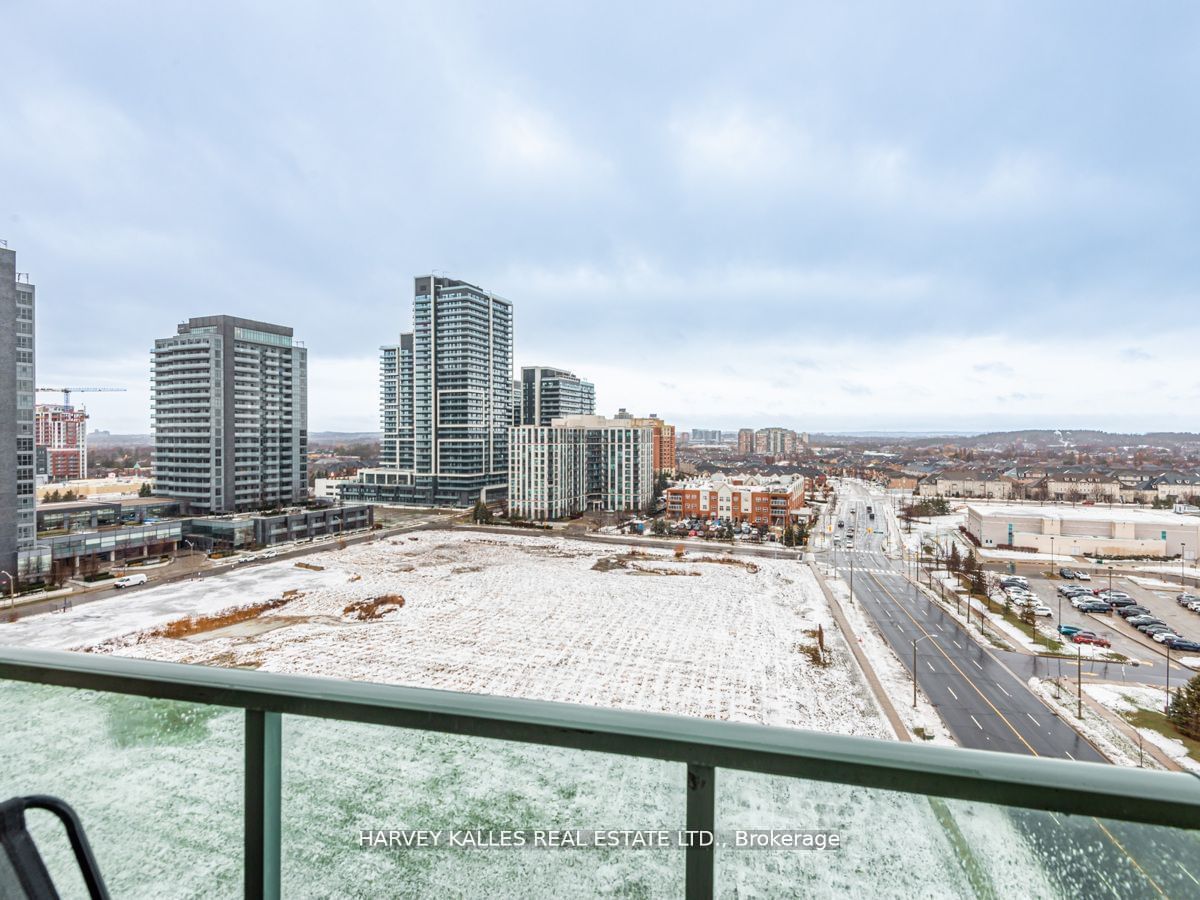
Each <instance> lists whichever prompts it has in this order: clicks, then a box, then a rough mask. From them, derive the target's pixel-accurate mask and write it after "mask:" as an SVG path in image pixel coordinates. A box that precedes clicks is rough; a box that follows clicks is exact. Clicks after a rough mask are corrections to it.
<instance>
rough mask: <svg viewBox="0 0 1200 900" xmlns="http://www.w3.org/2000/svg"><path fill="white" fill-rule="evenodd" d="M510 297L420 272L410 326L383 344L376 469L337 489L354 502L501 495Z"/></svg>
mask: <svg viewBox="0 0 1200 900" xmlns="http://www.w3.org/2000/svg"><path fill="white" fill-rule="evenodd" d="M512 346H513V331H512V304H511V303H509V301H507V300H505V299H504V298H502V297H497V296H496V295H495V294H491V293H489V292H487V291H485V290H483V289H482V288H479V287H476V286H475V285H473V284H468V283H467V282H465V281H458V280H456V279H453V278H444V277H441V276H436V275H422V276H419V277H418V278H416V279H415V283H414V291H413V330H412V331H411V332H406V333H404V334H402V335H400V343H398V344H389V345H387V346H384V347H381V348H380V351H379V407H380V425H381V429H382V431H383V442H382V446H381V449H380V465H379V467H378V468H372V469H360V470H359V472H358V475H357V476H356V477H355V478H354V479H351V480H349V481H346V482H344V483H342V484H340V485H339V486H338V494H339V496H340V497H341V498H342V499H343V500H345V501H348V502H354V503H360V502H361V503H387V504H396V505H401V506H458V507H469V506H474V505H475V503H476V501H478V500H483V501H484V502H485V503H491V502H493V501H499V500H503V499H505V497H506V496H507V492H508V431H509V428H510V427H511V426H512V424H513V397H514V394H515V393H516V390H515V387H514V386H515V385H516V384H517V383H516V382H514V381H513V379H512Z"/></svg>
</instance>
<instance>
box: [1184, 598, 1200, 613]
mask: <svg viewBox="0 0 1200 900" xmlns="http://www.w3.org/2000/svg"><path fill="white" fill-rule="evenodd" d="M1187 608H1188V609H1190V610H1191V611H1192V612H1200V600H1197V601H1196V602H1194V603H1189V604H1188V605H1187Z"/></svg>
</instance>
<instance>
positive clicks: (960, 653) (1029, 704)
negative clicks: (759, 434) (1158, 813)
mask: <svg viewBox="0 0 1200 900" xmlns="http://www.w3.org/2000/svg"><path fill="white" fill-rule="evenodd" d="M868 502H870V503H872V505H874V507H875V509H876V511H878V510H879V509H880V508H881V505H882V504H883V503H886V502H887V501H886V499H885V498H883V497H879V496H876V497H870V495H868V494H867V493H866V491H865V489H857V490H853V493H852V494H851V496H848V497H846V496H844V497H843V498H842V500H841V504H842V506H841V518H842V519H843V520H844V521H845V522H846V524H847V526H849V525H850V523H851V522H852V521H855V522H859V523H861V524H859V525H858V527H857V532H858V533H857V536H856V544H857V548H856V549H855V550H854V551H850V552H845V551H843V552H841V553H839V554H838V560H837V568H838V570H839V572H840V573H841V574H842V576H843V577H844V578H845V579H846V580H847V581H848V580H849V578H850V570H851V568H852V567H853V569H854V602H856V603H860V604H861V605H862V607H863V609H864V610H865V611H866V612H867V613H868V614H869V615H870V616H871V618H872V619H873V621H874V622H875V623H876V625H877V626H878V628H879V630H880V632H881V634H882V635H883V636H884V638H885V640H887V642H888V644H889V645H890V646H891V647H892V649H893V650H894V651H895V652H896V653H897V655H898V656H899V658H900V659H901V660H902V661H903V663H904V666H905V668H906V669H908V671H909V672H910V674H911V673H912V665H913V662H912V660H913V641H917V642H918V643H917V658H916V672H917V679H918V683H919V685H920V687H921V689H922V690H923V691H924V693H925V695H926V696H927V697H928V698H929V700H930V702H931V703H932V704H933V706H934V707H935V708H937V710H938V712H939V714H940V715H941V717H942V719H943V720H944V721H945V723H946V726H947V728H949V730H950V731H951V733H952V734H953V735H954V737H955V739H956V740H957V741H958V742H959V744H960V745H962V746H964V747H975V748H979V749H985V750H998V751H1002V752H1007V753H1025V754H1030V755H1033V756H1049V757H1058V758H1066V759H1073V760H1079V761H1084V762H1094V763H1104V762H1106V761H1107V760H1106V759H1105V758H1104V756H1103V755H1102V754H1101V753H1100V752H1099V751H1098V750H1096V748H1095V747H1093V746H1092V745H1091V744H1090V743H1089V742H1088V741H1086V740H1085V739H1084V738H1083V737H1082V736H1081V735H1080V734H1079V733H1078V732H1076V731H1075V729H1074V728H1072V727H1071V726H1070V724H1069V723H1067V722H1066V721H1064V720H1063V719H1062V718H1060V717H1059V716H1058V715H1056V714H1055V713H1054V712H1052V711H1051V710H1050V709H1049V708H1048V707H1047V706H1046V705H1045V704H1043V703H1042V702H1041V701H1040V700H1039V699H1038V698H1037V697H1036V696H1035V695H1034V694H1033V693H1032V692H1031V691H1030V690H1029V688H1028V687H1027V686H1026V684H1025V681H1024V680H1023V679H1024V678H1026V677H1028V674H1032V672H1031V671H1029V670H1030V669H1032V667H1034V666H1037V665H1038V664H1039V663H1038V659H1037V658H1036V657H1033V656H1028V655H1023V654H1011V653H1010V654H1003V656H1001V655H1000V654H997V653H995V652H994V651H992V650H990V649H987V648H984V647H982V646H980V645H979V644H978V643H976V642H975V641H974V639H973V638H972V637H971V636H970V635H969V634H968V633H967V631H966V630H965V628H963V626H962V625H960V624H959V623H958V622H957V621H956V620H955V619H953V618H952V617H951V616H949V615H947V614H946V612H945V611H944V610H943V609H942V608H941V607H940V606H939V605H938V604H936V603H933V602H932V601H930V600H928V599H927V598H925V597H924V596H923V595H921V594H920V593H919V592H917V591H915V590H914V589H913V587H912V585H911V584H910V583H909V582H908V581H907V580H906V579H905V578H904V576H903V573H902V570H901V569H900V567H899V566H898V565H897V564H896V563H895V562H894V561H892V560H889V559H887V558H886V557H885V556H884V554H883V552H882V550H883V545H884V541H885V536H884V535H882V534H879V533H878V532H877V531H876V532H874V533H868V532H867V529H868V527H869V525H868V523H869V519H868V517H867V513H866V506H867V505H868ZM851 510H853V512H851ZM882 518H883V517H882V516H879V517H878V519H877V521H879V522H880V523H881V525H880V527H882ZM1014 658H1024V659H1025V660H1028V663H1026V664H1025V665H1023V666H1022V667H1021V668H1022V669H1023V671H1022V672H1021V675H1020V677H1018V675H1016V674H1014V671H1013V669H1012V668H1011V666H1010V665H1009V663H1011V662H1014V661H1015V660H1014ZM1041 664H1042V665H1044V666H1048V665H1050V661H1049V660H1041ZM1026 672H1028V674H1026ZM1008 812H1009V814H1010V816H1011V817H1012V818H1013V820H1014V822H1015V824H1016V827H1017V830H1018V831H1019V832H1020V833H1022V834H1023V835H1025V837H1026V840H1027V841H1028V842H1029V844H1030V846H1031V847H1032V848H1033V849H1034V851H1035V852H1036V854H1037V856H1038V858H1039V859H1040V860H1041V861H1042V863H1043V865H1044V867H1045V869H1046V871H1047V873H1048V874H1049V875H1050V876H1051V877H1052V879H1053V880H1054V881H1055V882H1056V883H1057V884H1058V885H1059V886H1060V888H1061V890H1062V893H1063V894H1064V895H1066V896H1080V897H1103V896H1115V897H1140V896H1147V897H1162V896H1169V897H1196V896H1200V880H1197V879H1198V878H1200V865H1198V864H1197V860H1198V859H1200V839H1198V838H1197V836H1196V835H1193V834H1189V833H1186V832H1181V831H1175V830H1171V829H1156V828H1149V827H1146V826H1141V825H1131V824H1128V823H1122V822H1117V821H1110V820H1103V821H1101V820H1098V819H1091V818H1087V817H1077V816H1056V815H1053V814H1049V813H1040V812H1032V811H1027V810H1018V809H1010V810H1009V811H1008ZM975 849H976V852H984V853H986V852H987V849H986V848H978V847H977V848H975Z"/></svg>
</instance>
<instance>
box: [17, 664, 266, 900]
mask: <svg viewBox="0 0 1200 900" xmlns="http://www.w3.org/2000/svg"><path fill="white" fill-rule="evenodd" d="M244 717H245V714H244V713H243V712H242V710H240V709H239V710H232V709H227V708H224V707H218V706H203V705H199V704H193V703H178V702H173V701H168V700H156V699H145V698H141V697H131V696H123V695H119V694H109V693H98V692H95V691H85V690H77V689H74V688H60V687H47V686H44V685H34V684H22V683H19V682H10V681H5V682H2V683H0V723H2V726H0V754H2V755H3V759H4V766H3V770H2V771H0V794H2V796H3V799H8V798H10V797H17V796H24V795H28V794H51V795H53V796H56V797H59V798H61V799H63V800H65V801H66V802H67V803H69V804H70V805H71V806H73V807H74V808H75V811H76V812H77V813H78V814H79V817H80V818H81V819H82V821H83V827H84V829H85V830H86V832H87V836H88V840H89V842H90V843H91V845H92V850H93V851H94V852H95V854H96V859H97V861H98V863H99V866H100V871H101V874H102V875H103V876H104V879H105V882H106V883H107V885H108V888H109V891H110V893H111V894H112V896H114V897H163V896H172V897H230V896H236V895H238V894H240V893H241V890H242V854H241V846H242V798H243V781H242V777H243V776H242V766H243V746H244V743H243V741H244V738H243V734H244V724H243V723H244ZM28 821H29V827H30V830H31V832H32V833H33V835H34V839H35V840H36V841H37V842H38V846H39V849H40V850H41V852H42V854H43V856H44V857H45V859H46V862H47V865H48V867H49V868H50V872H51V875H52V877H53V878H54V879H55V881H56V883H57V884H58V885H60V886H61V887H62V888H63V890H64V896H70V897H86V896H87V892H86V889H85V888H84V885H83V881H82V879H81V878H80V877H79V869H78V867H77V865H76V863H75V858H74V856H73V854H72V853H71V848H70V845H69V843H68V841H67V838H66V834H65V832H64V831H63V829H62V826H61V825H60V824H59V823H58V820H57V819H56V818H54V817H53V816H52V815H50V814H49V813H44V812H38V811H34V812H31V813H30V814H29V819H28Z"/></svg>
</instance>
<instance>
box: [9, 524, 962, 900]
mask: <svg viewBox="0 0 1200 900" xmlns="http://www.w3.org/2000/svg"><path fill="white" fill-rule="evenodd" d="M627 551H628V548H625V547H619V546H605V545H597V544H593V543H584V542H579V541H572V540H569V539H564V538H554V537H532V536H508V535H481V534H477V533H469V532H460V531H440V532H422V533H420V534H419V535H412V536H407V537H401V538H394V539H389V540H384V541H379V542H373V543H366V544H359V545H354V546H351V547H347V548H345V549H343V550H340V551H339V550H329V551H325V552H322V553H318V554H312V555H309V556H306V557H305V562H306V563H309V564H314V565H319V566H323V567H325V568H324V570H323V571H320V572H312V571H308V570H305V569H300V568H297V567H296V566H295V565H294V564H293V563H292V562H290V561H280V562H278V563H272V564H268V565H264V566H260V567H256V568H253V569H249V570H243V571H237V572H232V573H230V574H229V575H227V576H223V577H220V578H216V577H214V578H207V579H204V580H200V581H195V582H189V583H181V584H175V585H170V586H166V587H163V588H156V589H153V590H146V591H140V592H132V593H131V594H129V595H124V594H118V595H116V596H114V597H113V598H111V599H106V600H102V601H96V602H94V603H91V604H88V605H86V606H81V607H79V608H77V609H74V610H71V611H68V612H66V613H60V614H53V615H46V616H40V617H35V618H30V619H26V620H23V621H21V622H19V623H14V624H5V625H3V626H0V641H3V642H4V643H9V644H23V645H26V646H38V647H59V648H79V647H92V648H96V649H99V650H104V651H108V652H116V653H120V654H123V655H128V656H139V657H147V658H154V659H162V660H172V661H179V662H193V663H208V664H220V665H235V666H249V667H256V668H261V669H263V670H271V671H277V672H295V673H302V674H307V675H324V676H330V677H338V678H350V679H363V680H372V681H382V682H389V683H395V684H406V685H415V686H421V687H431V688H445V689H451V690H460V691H474V692H480V693H490V694H504V695H509V696H520V697H528V698H534V699H547V700H561V701H568V702H576V703H587V704H595V705H601V706H612V707H619V708H625V709H640V710H653V711H657V712H667V713H674V714H683V715H693V716H704V717H710V718H714V719H726V720H733V721H745V722H758V723H763V724H769V725H775V726H784V727H804V728H816V729H820V730H824V731H831V732H840V733H844V734H855V735H860V736H866V737H875V738H884V737H887V736H888V730H887V728H886V724H885V723H884V722H883V721H882V719H881V717H880V716H879V714H878V711H877V710H876V708H875V706H874V702H873V700H872V698H871V697H870V696H869V694H868V692H867V690H866V688H865V687H864V686H863V685H862V683H861V679H860V678H859V676H858V674H857V671H856V670H855V669H853V668H852V666H853V660H852V657H851V656H850V654H849V653H848V652H847V650H846V649H845V648H844V647H843V646H842V645H841V644H840V642H839V641H837V640H836V639H835V635H834V633H833V630H834V627H835V626H834V625H833V622H832V618H831V616H830V613H829V610H828V608H827V606H826V603H825V600H824V597H823V595H822V594H821V592H820V589H819V587H818V585H817V584H816V581H815V577H814V576H813V574H812V572H811V570H810V569H809V568H808V567H807V566H805V565H803V564H800V563H797V562H794V561H787V560H767V559H758V558H754V559H741V558H739V559H732V558H730V559H727V560H726V561H723V562H714V561H706V560H711V559H714V558H717V551H716V550H715V548H714V549H713V550H707V551H705V552H702V553H699V552H697V553H689V554H688V555H687V558H685V559H683V560H681V561H677V560H675V559H674V558H672V557H671V555H670V554H669V553H666V552H664V553H657V552H650V551H648V550H646V549H645V548H643V549H641V550H640V551H639V552H638V553H637V554H636V555H630V554H628V552H627ZM701 557H703V559H701ZM289 590H295V591H299V592H300V596H299V597H298V598H297V599H295V600H293V601H291V602H289V603H287V604H286V605H283V606H281V607H279V608H277V609H274V610H272V611H269V612H266V613H263V614H262V615H260V616H259V617H257V618H255V619H253V620H251V621H250V622H243V623H240V624H238V625H233V626H227V627H226V628H223V629H218V630H216V631H213V632H207V633H203V634H199V635H192V636H189V637H188V638H185V639H167V638H161V637H147V636H146V635H145V634H144V632H145V631H146V630H147V629H150V628H154V627H156V626H159V625H161V624H163V623H165V622H168V621H171V620H173V619H178V618H180V617H182V616H185V615H194V614H197V613H212V612H216V611H218V610H224V609H227V608H229V607H231V606H239V605H240V606H245V605H250V604H256V603H261V602H264V601H266V600H270V599H273V598H279V597H281V596H282V595H283V593H284V592H285V591H289ZM381 595H400V596H403V598H404V601H405V602H404V605H403V606H402V607H399V608H394V607H393V608H392V611H390V612H388V613H387V614H386V615H385V616H384V617H383V618H381V619H378V620H374V621H365V622H364V621H359V620H357V619H355V618H353V617H352V616H351V615H347V614H346V613H345V612H344V610H345V609H346V607H347V606H349V605H350V604H351V603H354V602H361V601H366V600H368V599H370V598H374V597H379V596H381ZM818 624H820V625H821V626H823V627H824V629H825V631H826V635H827V636H826V648H827V649H826V656H825V660H826V662H827V664H826V665H819V664H818V663H817V661H816V660H814V659H813V658H812V656H811V651H810V650H808V649H806V648H808V647H809V646H811V645H812V643H813V637H812V635H811V634H810V632H811V630H812V629H814V628H816V626H817V625H818ZM139 632H143V633H142V634H139ZM3 690H5V691H7V693H6V694H5V700H6V701H8V702H6V703H4V704H2V705H0V733H2V734H3V735H4V738H3V743H0V752H4V753H5V758H6V759H8V761H9V763H10V765H9V766H8V767H6V771H7V773H8V774H7V775H6V776H3V778H4V780H5V781H6V784H5V785H4V787H6V788H7V789H8V790H9V791H10V793H14V792H25V793H28V792H31V791H33V790H50V789H53V790H52V792H54V793H59V794H61V795H63V796H65V797H67V799H68V800H70V801H71V802H72V803H74V804H75V805H76V806H77V808H79V809H80V811H81V812H82V814H83V817H84V820H85V821H86V822H87V825H88V829H89V836H91V837H92V839H93V843H94V845H95V847H96V850H97V853H98V855H99V857H100V859H101V864H102V865H104V864H105V863H106V862H107V863H108V865H107V866H106V871H105V874H106V876H107V877H108V878H109V880H110V886H111V887H113V889H114V891H115V893H119V894H120V895H122V896H156V897H157V896H161V886H162V885H163V884H164V883H167V881H168V880H169V881H170V884H171V885H172V891H171V892H172V894H173V895H176V896H196V897H199V896H210V895H212V894H213V893H218V894H220V893H231V892H233V891H236V884H237V878H238V865H239V861H238V858H237V854H230V853H229V852H228V848H229V847H236V846H239V845H240V827H241V823H240V820H239V813H238V804H239V798H240V776H239V773H240V752H241V728H242V715H241V714H240V713H239V712H237V711H232V712H231V711H226V710H221V709H219V708H215V707H190V706H186V705H183V704H171V703H153V702H149V701H143V700H136V699H131V698H121V697H115V696H112V695H93V694H91V693H90V692H86V691H67V690H63V689H56V688H47V687H43V686H37V685H19V684H7V685H5V686H4V688H3ZM284 745H285V758H284V810H283V815H284V822H285V828H284V831H285V834H284V860H285V862H284V867H283V868H284V873H285V876H284V877H285V885H284V890H285V893H287V894H288V895H289V896H300V897H306V896H327V895H329V894H330V893H332V892H334V891H335V890H336V892H337V893H339V894H342V895H345V896H380V895H395V896H399V895H412V896H422V895H425V896H427V895H430V894H441V895H445V894H452V895H462V894H467V893H471V892H473V891H476V892H477V891H478V889H479V887H480V885H483V884H487V885H488V891H489V893H490V894H491V895H493V896H506V895H509V896H525V897H528V896H561V895H562V894H564V893H568V892H570V893H575V894H577V893H581V892H582V893H595V892H619V893H633V894H640V895H650V896H658V895H663V894H669V893H677V892H678V889H679V884H680V882H681V879H682V871H683V868H682V867H683V862H682V854H681V853H679V852H677V851H676V852H668V851H657V852H653V851H640V852H639V851H599V850H594V851H578V852H547V851H509V852H502V851H485V852H476V853H470V852H463V851H448V850H446V851H412V852H396V851H379V850H365V849H362V848H361V847H359V846H358V835H359V832H360V830H361V829H369V828H385V829H386V828H395V827H410V828H411V827H434V828H438V827H443V828H448V827H482V828H489V827H490V828H506V827H578V828H660V827H667V828H679V827H683V824H684V818H683V801H684V795H685V792H684V786H685V783H686V780H685V778H684V775H683V771H682V767H680V766H679V765H677V764H676V765H670V764H661V763H653V762H646V761H638V760H630V759H625V758H622V757H617V756H608V755H604V754H590V753H580V752H577V751H562V750H554V749H548V748H541V747H536V746H527V745H523V744H514V743H507V742H501V741H483V740H478V739H466V738H459V737H454V736H448V735H439V734H431V733H423V732H420V731H408V730H403V729H388V728H379V727H370V726H361V725H350V724H346V723H338V722H330V721H320V720H309V719H304V718H301V717H291V716H289V717H286V718H285V721H284ZM718 791H719V794H720V797H719V805H718V828H730V827H737V826H744V827H789V828H805V829H831V830H834V831H837V832H839V833H840V834H841V835H842V837H843V839H844V842H845V846H844V848H843V849H842V850H839V851H836V852H832V851H831V852H823V853H822V852H797V851H794V850H789V851H780V852H774V851H761V850H756V851H740V852H737V851H730V850H722V851H720V857H721V862H720V865H719V868H718V878H719V885H720V890H721V892H722V893H724V894H738V895H764V894H769V893H772V892H774V891H775V890H777V889H778V886H779V885H780V884H788V885H792V886H793V887H795V888H796V890H797V891H798V892H800V893H803V894H805V895H806V896H828V897H835V896H845V895H847V894H848V893H850V892H856V893H861V892H862V891H863V890H864V889H865V888H867V887H868V886H870V885H874V886H876V887H877V886H878V885H887V886H888V890H890V891H892V892H894V893H895V894H896V895H903V896H914V895H917V894H920V895H921V896H961V895H964V894H965V893H967V892H968V886H967V884H966V882H965V879H964V875H963V873H962V871H961V869H960V866H959V863H958V860H957V857H956V855H955V852H954V851H953V849H952V847H951V844H950V843H949V840H948V838H947V837H946V834H945V832H944V831H943V829H942V826H941V825H940V824H939V822H938V821H937V819H936V817H935V816H934V814H933V811H932V809H931V807H930V804H929V803H928V802H927V801H926V800H925V799H924V798H921V797H913V796H909V795H904V794H897V793H890V792H885V791H865V790H862V789H857V788H853V787H849V786H845V785H835V784H822V783H818V782H809V781H803V780H796V779H787V778H775V777H767V776H759V775H752V774H742V773H732V772H725V771H724V770H722V772H721V773H719V777H718ZM167 823H169V827H167ZM880 823H890V824H888V825H887V826H886V827H883V828H880V827H879V825H880ZM48 852H49V855H51V857H52V864H53V865H55V866H56V867H57V866H62V865H64V860H65V859H67V852H68V851H66V850H65V848H61V847H59V848H57V849H56V850H54V851H52V852H51V851H48Z"/></svg>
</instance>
